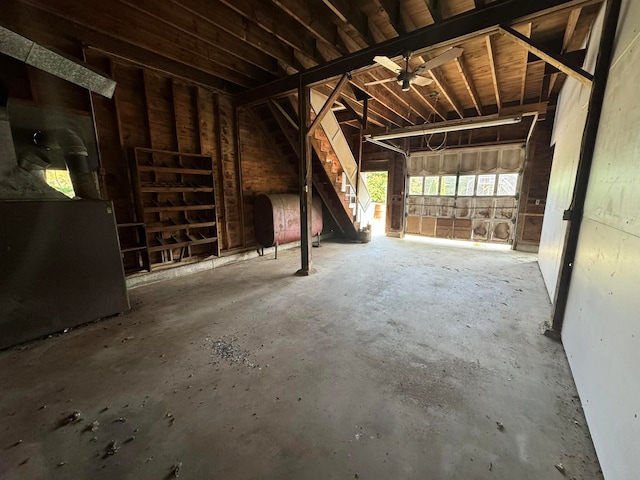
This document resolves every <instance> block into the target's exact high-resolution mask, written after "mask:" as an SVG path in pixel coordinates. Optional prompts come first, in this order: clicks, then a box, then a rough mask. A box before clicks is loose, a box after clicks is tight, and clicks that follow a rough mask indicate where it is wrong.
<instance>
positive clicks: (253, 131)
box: [238, 109, 298, 245]
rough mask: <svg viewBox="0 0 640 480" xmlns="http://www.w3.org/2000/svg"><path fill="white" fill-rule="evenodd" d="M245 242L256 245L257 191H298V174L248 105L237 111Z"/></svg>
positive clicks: (258, 192) (259, 192)
mask: <svg viewBox="0 0 640 480" xmlns="http://www.w3.org/2000/svg"><path fill="white" fill-rule="evenodd" d="M238 131H239V142H240V162H241V166H242V168H241V170H242V192H243V200H244V227H245V230H244V231H245V244H246V245H255V243H256V239H255V233H254V229H255V220H254V215H253V208H254V204H255V199H256V195H259V194H265V193H266V194H268V193H295V194H297V193H298V178H297V175H296V172H295V171H294V169H293V168H292V167H291V165H290V164H289V162H288V161H287V159H286V158H284V157H283V156H282V155H281V154H280V153H279V152H280V149H279V148H278V147H277V146H276V145H275V143H274V139H273V138H272V137H271V136H270V135H269V134H268V132H266V131H265V130H264V128H263V126H262V124H261V121H260V119H258V118H257V117H256V116H255V115H253V114H252V113H251V111H250V110H249V109H241V110H239V112H238Z"/></svg>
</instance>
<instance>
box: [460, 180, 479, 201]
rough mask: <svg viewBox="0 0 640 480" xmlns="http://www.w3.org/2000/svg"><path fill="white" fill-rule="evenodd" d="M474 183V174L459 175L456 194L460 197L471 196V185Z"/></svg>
mask: <svg viewBox="0 0 640 480" xmlns="http://www.w3.org/2000/svg"><path fill="white" fill-rule="evenodd" d="M475 184H476V176H475V175H460V178H459V180H458V195H459V196H461V197H471V196H473V187H474V186H475Z"/></svg>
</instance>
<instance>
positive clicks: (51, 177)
mask: <svg viewBox="0 0 640 480" xmlns="http://www.w3.org/2000/svg"><path fill="white" fill-rule="evenodd" d="M45 178H46V181H47V184H48V185H49V186H50V187H53V188H55V189H56V190H58V191H59V192H60V193H64V194H65V195H66V196H67V197H69V198H73V197H75V196H76V194H75V191H74V190H73V183H72V182H71V177H70V176H69V171H68V170H54V169H48V170H46V171H45Z"/></svg>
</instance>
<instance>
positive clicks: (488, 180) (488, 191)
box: [477, 175, 496, 197]
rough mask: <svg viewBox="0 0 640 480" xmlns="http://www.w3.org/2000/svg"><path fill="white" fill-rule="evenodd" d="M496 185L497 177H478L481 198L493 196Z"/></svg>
mask: <svg viewBox="0 0 640 480" xmlns="http://www.w3.org/2000/svg"><path fill="white" fill-rule="evenodd" d="M495 185H496V176H495V175H478V193H477V195H478V196H479V197H490V196H492V195H493V192H494V190H495Z"/></svg>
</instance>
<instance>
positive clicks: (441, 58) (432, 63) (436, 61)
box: [413, 47, 463, 74]
mask: <svg viewBox="0 0 640 480" xmlns="http://www.w3.org/2000/svg"><path fill="white" fill-rule="evenodd" d="M462 52H463V49H462V48H460V47H454V48H451V49H449V50H447V51H446V52H444V53H443V54H442V55H438V56H437V57H435V58H432V59H431V60H428V61H426V62H424V63H423V64H422V65H420V66H418V67H416V69H415V70H414V71H413V73H417V74H419V73H422V72H426V71H429V70H431V69H432V68H436V67H439V66H440V65H444V64H445V63H447V62H449V61H451V60H453V59H454V58H458V57H459V56H460V55H462Z"/></svg>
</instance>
